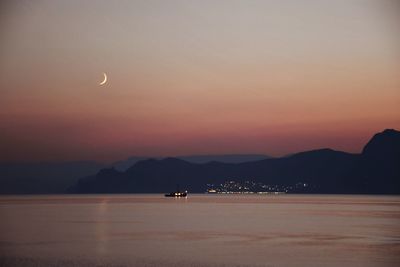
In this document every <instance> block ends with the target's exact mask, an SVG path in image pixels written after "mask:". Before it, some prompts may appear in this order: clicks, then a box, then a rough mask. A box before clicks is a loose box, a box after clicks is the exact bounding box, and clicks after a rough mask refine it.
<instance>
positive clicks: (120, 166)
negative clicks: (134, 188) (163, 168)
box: [112, 154, 271, 171]
mask: <svg viewBox="0 0 400 267" xmlns="http://www.w3.org/2000/svg"><path fill="white" fill-rule="evenodd" d="M149 158H150V157H138V156H133V157H130V158H128V159H127V160H122V161H117V162H115V163H114V164H112V166H113V167H115V169H116V170H118V171H126V170H127V169H129V168H130V167H131V166H132V165H134V164H135V163H136V162H139V161H141V160H146V159H149ZM176 158H177V159H181V160H185V161H188V162H191V163H207V162H210V161H218V162H223V163H242V162H248V161H256V160H262V159H268V158H271V157H270V156H267V155H262V154H227V155H189V156H179V157H176ZM154 159H163V157H157V158H154Z"/></svg>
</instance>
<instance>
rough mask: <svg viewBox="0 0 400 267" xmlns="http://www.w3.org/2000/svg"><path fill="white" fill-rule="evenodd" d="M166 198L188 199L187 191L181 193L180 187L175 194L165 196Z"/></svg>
mask: <svg viewBox="0 0 400 267" xmlns="http://www.w3.org/2000/svg"><path fill="white" fill-rule="evenodd" d="M165 196H166V197H187V191H185V192H181V191H179V186H177V190H176V191H175V192H171V193H169V194H165Z"/></svg>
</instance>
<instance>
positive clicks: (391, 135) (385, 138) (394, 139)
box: [362, 129, 400, 156]
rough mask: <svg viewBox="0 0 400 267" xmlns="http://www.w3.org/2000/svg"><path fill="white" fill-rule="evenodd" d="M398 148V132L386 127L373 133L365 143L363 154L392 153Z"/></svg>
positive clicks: (399, 141) (399, 137)
mask: <svg viewBox="0 0 400 267" xmlns="http://www.w3.org/2000/svg"><path fill="white" fill-rule="evenodd" d="M399 148H400V132H399V131H397V130H395V129H386V130H384V131H382V132H380V133H377V134H375V135H374V136H373V137H372V138H371V140H370V141H369V142H368V143H367V144H366V145H365V147H364V149H363V151H362V154H363V155H367V156H368V155H385V154H393V153H395V152H396V151H399Z"/></svg>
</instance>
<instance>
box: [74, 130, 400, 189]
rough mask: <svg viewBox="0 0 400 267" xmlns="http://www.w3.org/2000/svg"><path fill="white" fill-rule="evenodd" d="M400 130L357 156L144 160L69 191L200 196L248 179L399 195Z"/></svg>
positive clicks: (379, 137)
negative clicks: (227, 160) (218, 186)
mask: <svg viewBox="0 0 400 267" xmlns="http://www.w3.org/2000/svg"><path fill="white" fill-rule="evenodd" d="M399 163H400V132H398V131H396V130H385V131H383V132H381V133H378V134H376V135H375V136H374V137H373V138H372V139H371V140H370V141H369V142H368V144H367V145H366V146H365V148H364V149H363V151H362V153H361V154H350V153H345V152H340V151H334V150H332V149H320V150H313V151H307V152H301V153H297V154H293V155H291V156H288V157H284V158H268V159H263V160H257V161H251V162H242V163H223V162H216V161H213V162H207V163H202V164H198V163H190V162H188V161H185V160H182V159H177V158H165V159H147V160H142V161H139V162H137V163H135V164H134V165H133V166H132V167H130V168H128V169H127V170H126V171H118V170H116V169H114V168H109V169H103V170H101V171H100V172H99V173H97V174H96V175H93V176H89V177H86V178H82V179H80V180H79V181H78V183H77V184H76V185H74V186H72V187H71V188H70V189H69V192H72V193H147V192H148V193H152V192H154V193H155V192H160V193H161V192H169V191H171V190H173V189H174V187H175V185H176V184H180V186H181V188H185V189H187V190H189V192H204V191H205V189H206V188H205V185H206V184H220V183H223V182H224V181H227V180H236V181H244V180H251V181H254V182H262V183H265V184H279V185H292V184H296V183H299V182H301V183H307V184H309V185H310V186H307V187H305V188H301V189H297V191H293V192H298V193H349V194H350V193H351V194H364V193H365V194H399V193H400V164H399Z"/></svg>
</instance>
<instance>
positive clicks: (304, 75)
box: [0, 0, 400, 162]
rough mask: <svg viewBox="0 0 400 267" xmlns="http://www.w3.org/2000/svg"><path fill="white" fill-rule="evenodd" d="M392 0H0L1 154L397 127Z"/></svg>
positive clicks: (268, 141) (295, 144)
mask: <svg viewBox="0 0 400 267" xmlns="http://www.w3.org/2000/svg"><path fill="white" fill-rule="evenodd" d="M397 3H398V2H397ZM397 3H396V1H394V0H393V1H390V0H374V1H372V0H337V1H331V0H329V1H328V0H318V1H317V0H309V1H307V0H301V1H300V0H292V1H279V0H276V1H252V0H243V1H234V0H225V1H224V0H219V1H218V0H214V1H207V0H202V1H200V0H199V1H189V0H182V1H172V0H168V1H166V0H159V1H151V0H146V1H132V0H127V1H106V0H101V1H100V0H99V1H82V0H79V1H78V0H71V1H55V0H48V1H41V0H37V1H19V0H13V1H2V2H1V4H0V40H1V41H0V151H1V152H0V161H3V162H4V161H58V160H63V161H64V160H98V161H107V162H110V161H114V160H119V159H123V158H126V157H129V156H133V155H140V156H176V155H188V154H228V153H235V154H237V153H262V154H268V155H272V156H282V155H286V154H289V153H294V152H298V151H302V150H310V149H316V148H323V147H330V148H333V149H337V150H343V151H348V152H355V153H358V152H360V151H361V149H362V147H363V145H364V144H365V143H366V142H367V141H368V139H369V138H370V137H371V136H372V135H373V134H374V133H376V132H379V131H382V130H383V129H385V128H396V129H399V128H400V6H399V5H398V4H397ZM103 72H105V73H107V75H108V78H109V80H108V82H107V83H106V84H105V85H103V86H99V83H100V82H101V81H102V78H103V74H102V73H103Z"/></svg>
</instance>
